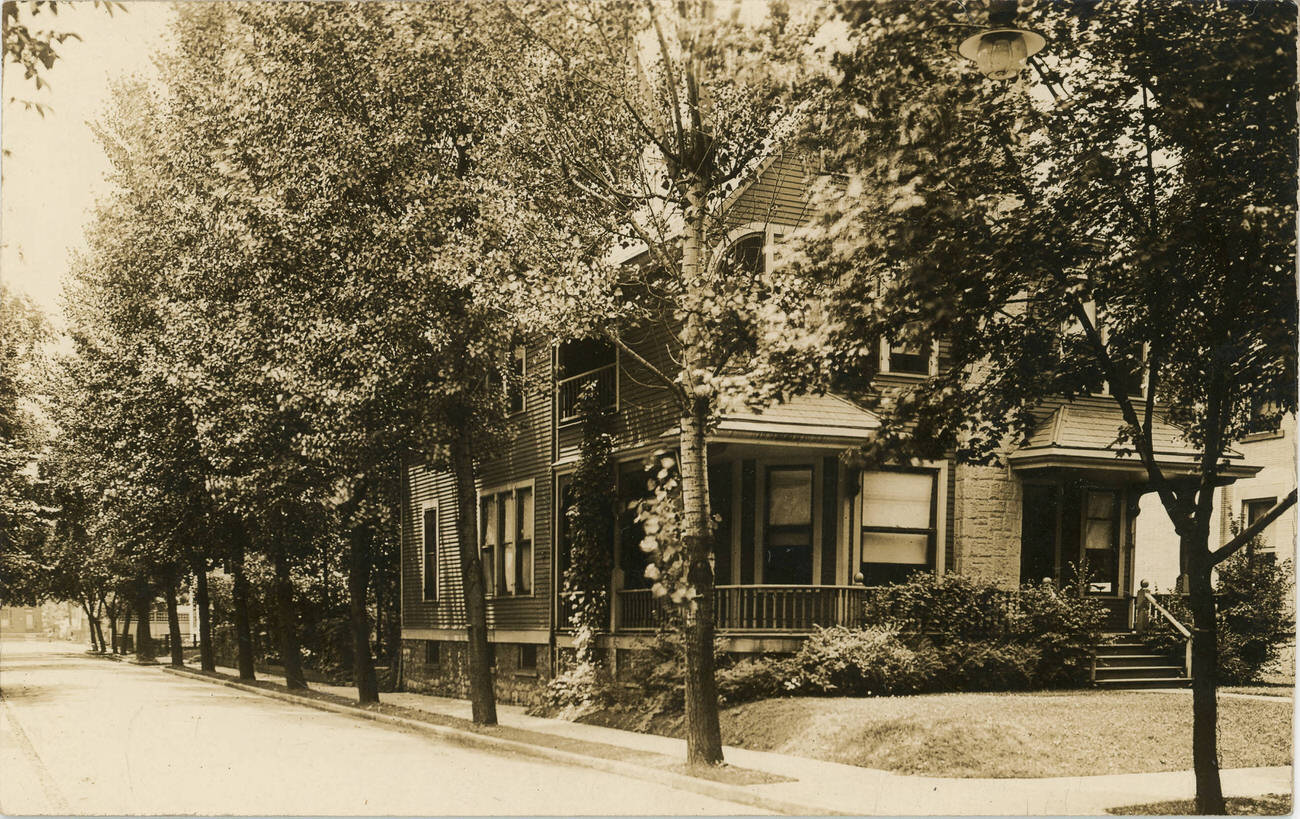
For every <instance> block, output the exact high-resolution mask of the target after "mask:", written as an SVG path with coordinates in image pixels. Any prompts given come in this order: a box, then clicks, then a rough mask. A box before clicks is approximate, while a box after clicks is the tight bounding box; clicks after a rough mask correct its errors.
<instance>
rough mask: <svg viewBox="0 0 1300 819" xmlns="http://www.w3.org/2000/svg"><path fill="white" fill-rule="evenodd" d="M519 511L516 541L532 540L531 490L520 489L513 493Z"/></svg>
mask: <svg viewBox="0 0 1300 819" xmlns="http://www.w3.org/2000/svg"><path fill="white" fill-rule="evenodd" d="M515 498H516V505H517V508H518V510H519V529H518V533H519V534H518V536H517V539H518V540H532V539H533V490H531V489H520V490H519V491H518V492H516V493H515Z"/></svg>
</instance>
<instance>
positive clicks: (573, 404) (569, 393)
mask: <svg viewBox="0 0 1300 819" xmlns="http://www.w3.org/2000/svg"><path fill="white" fill-rule="evenodd" d="M588 384H595V385H596V400H597V401H599V402H600V405H601V406H602V407H611V408H613V407H617V406H618V369H617V365H615V364H606V365H605V366H603V367H597V368H596V369H594V370H588V371H587V372H585V373H578V374H577V375H572V376H569V377H568V378H563V379H561V380H559V381H557V382H556V383H555V393H556V400H557V402H558V403H559V415H560V423H565V422H567V421H574V420H577V418H578V396H579V395H581V394H582V390H583V388H584V387H586V386H587V385H588Z"/></svg>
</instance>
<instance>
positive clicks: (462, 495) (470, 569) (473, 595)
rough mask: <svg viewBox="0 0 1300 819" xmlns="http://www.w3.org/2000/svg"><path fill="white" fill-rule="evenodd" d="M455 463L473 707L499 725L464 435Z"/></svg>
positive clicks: (477, 716) (480, 719)
mask: <svg viewBox="0 0 1300 819" xmlns="http://www.w3.org/2000/svg"><path fill="white" fill-rule="evenodd" d="M451 465H452V472H453V473H454V474H455V478H456V542H457V544H458V545H459V549H460V576H461V582H462V585H463V587H464V594H465V620H466V629H467V631H468V633H469V634H468V636H469V645H468V649H469V699H470V706H471V710H472V712H473V717H474V722H475V723H476V724H478V725H496V724H497V701H496V692H495V691H494V690H493V688H492V668H491V665H490V661H489V659H488V658H489V654H488V639H487V597H486V594H485V591H484V588H483V560H482V558H480V556H479V551H478V491H477V487H475V485H474V457H473V453H472V452H471V451H470V443H469V441H468V440H466V439H465V438H463V437H461V436H457V437H456V438H454V440H453V441H452V445H451Z"/></svg>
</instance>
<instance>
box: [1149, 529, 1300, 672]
mask: <svg viewBox="0 0 1300 819" xmlns="http://www.w3.org/2000/svg"><path fill="white" fill-rule="evenodd" d="M1217 573H1218V580H1217V582H1216V583H1215V589H1214V592H1215V607H1216V613H1217V620H1218V645H1219V682H1220V683H1225V684H1228V685H1244V684H1248V683H1253V682H1259V680H1260V677H1261V676H1262V675H1263V674H1265V673H1267V672H1268V671H1270V670H1271V669H1272V668H1273V667H1274V666H1275V665H1276V663H1277V660H1278V656H1279V653H1280V651H1281V648H1282V646H1284V645H1286V644H1287V643H1289V642H1291V641H1292V640H1293V639H1295V619H1294V617H1293V614H1292V612H1291V607H1290V601H1291V561H1289V560H1281V561H1279V560H1277V559H1276V558H1275V557H1274V556H1273V555H1272V554H1269V553H1265V554H1256V555H1255V556H1254V558H1253V559H1252V558H1251V557H1250V556H1249V555H1247V554H1246V552H1245V551H1244V550H1243V551H1239V552H1237V553H1235V554H1233V555H1232V556H1231V557H1229V558H1228V559H1227V560H1225V561H1223V563H1221V564H1219V567H1218V569H1217ZM1161 603H1162V605H1164V607H1165V608H1166V609H1168V610H1169V613H1170V614H1172V615H1173V616H1174V618H1175V619H1177V620H1178V621H1179V622H1181V623H1183V624H1184V625H1186V626H1188V627H1189V628H1190V627H1191V624H1192V610H1191V607H1190V605H1189V602H1188V599H1187V598H1186V597H1184V596H1171V597H1169V598H1165V599H1162V601H1161ZM1144 641H1145V642H1146V643H1147V644H1148V645H1149V646H1151V647H1152V648H1153V649H1156V650H1160V651H1171V652H1172V651H1179V652H1181V651H1182V650H1183V645H1184V638H1183V637H1182V636H1181V635H1179V634H1177V633H1175V632H1174V631H1173V628H1172V627H1171V626H1169V625H1168V623H1167V622H1166V621H1165V619H1164V618H1163V617H1157V618H1155V620H1154V621H1153V622H1152V630H1151V631H1150V632H1149V633H1148V634H1147V636H1146V637H1145V638H1144Z"/></svg>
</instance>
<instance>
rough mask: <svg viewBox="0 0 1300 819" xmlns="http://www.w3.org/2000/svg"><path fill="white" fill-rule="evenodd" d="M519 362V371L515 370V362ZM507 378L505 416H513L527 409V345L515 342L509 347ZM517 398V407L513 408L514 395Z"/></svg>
mask: <svg viewBox="0 0 1300 819" xmlns="http://www.w3.org/2000/svg"><path fill="white" fill-rule="evenodd" d="M516 361H518V362H519V372H518V373H516V372H515V362H516ZM506 369H507V372H508V375H509V378H507V379H506V385H505V387H506V417H507V418H513V417H514V416H516V415H522V414H524V413H525V412H527V411H528V389H527V382H528V345H527V344H522V343H520V344H515V345H514V346H512V347H511V348H510V352H509V353H508V358H507V360H506ZM516 396H517V397H518V399H519V408H518V409H515V407H514V406H513V402H514V399H515V397H516Z"/></svg>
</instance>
